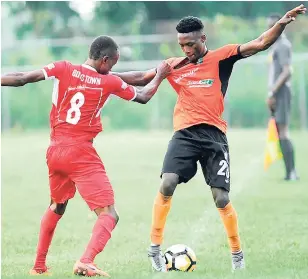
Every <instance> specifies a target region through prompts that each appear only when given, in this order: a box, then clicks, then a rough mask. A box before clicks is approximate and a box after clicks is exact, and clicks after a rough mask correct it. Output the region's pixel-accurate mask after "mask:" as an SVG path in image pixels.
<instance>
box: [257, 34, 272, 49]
mask: <svg viewBox="0 0 308 279" xmlns="http://www.w3.org/2000/svg"><path fill="white" fill-rule="evenodd" d="M271 45H272V43H271V42H270V41H268V40H266V38H265V37H264V36H260V37H259V38H258V39H257V40H256V48H257V50H258V52H260V51H264V50H267V49H268V48H269V47H270V46H271Z"/></svg>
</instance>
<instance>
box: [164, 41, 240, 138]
mask: <svg viewBox="0 0 308 279" xmlns="http://www.w3.org/2000/svg"><path fill="white" fill-rule="evenodd" d="M239 49H240V45H237V44H232V45H226V46H223V47H221V48H219V49H217V50H209V51H208V52H207V53H206V55H205V56H204V57H203V58H201V59H199V60H198V62H197V63H195V64H193V63H188V64H185V61H186V60H187V58H185V57H178V58H170V59H167V62H168V63H169V64H170V65H171V66H172V68H173V70H172V72H171V74H170V75H169V76H168V78H167V79H168V81H169V83H170V84H171V86H172V87H173V88H174V90H175V91H176V92H177V94H178V99H177V103H176V105H175V108H174V117H173V125H174V130H175V131H178V130H182V129H185V128H187V127H190V126H193V125H197V124H201V123H206V124H209V125H213V126H216V127H217V128H219V129H220V130H221V131H222V132H224V133H225V132H226V129H227V123H226V121H224V120H223V119H222V113H223V111H224V96H225V94H226V92H227V88H228V82H229V78H230V76H231V73H232V69H233V65H234V63H235V62H236V61H238V60H239V59H242V58H244V57H243V56H242V55H241V53H240V50H239ZM181 65H183V66H181Z"/></svg>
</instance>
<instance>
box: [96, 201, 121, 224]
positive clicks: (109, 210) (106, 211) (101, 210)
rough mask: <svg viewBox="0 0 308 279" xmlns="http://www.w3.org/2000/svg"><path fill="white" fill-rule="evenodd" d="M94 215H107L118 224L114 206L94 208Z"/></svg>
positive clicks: (117, 215)
mask: <svg viewBox="0 0 308 279" xmlns="http://www.w3.org/2000/svg"><path fill="white" fill-rule="evenodd" d="M94 211H95V213H96V215H97V216H99V215H101V214H109V215H110V216H112V217H113V218H114V219H115V222H116V223H118V222H119V219H120V218H119V214H118V212H117V211H116V209H115V207H114V205H110V206H106V207H99V208H96V209H95V210H94Z"/></svg>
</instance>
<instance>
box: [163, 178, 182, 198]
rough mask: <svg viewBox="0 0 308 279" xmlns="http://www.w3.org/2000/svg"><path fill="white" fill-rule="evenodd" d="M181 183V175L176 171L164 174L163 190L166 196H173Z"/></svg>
mask: <svg viewBox="0 0 308 279" xmlns="http://www.w3.org/2000/svg"><path fill="white" fill-rule="evenodd" d="M178 183H179V176H178V175H177V174H175V173H164V174H163V176H162V184H161V192H162V194H163V195H165V196H172V195H173V192H174V190H175V188H176V186H177V185H178Z"/></svg>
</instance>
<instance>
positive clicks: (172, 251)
mask: <svg viewBox="0 0 308 279" xmlns="http://www.w3.org/2000/svg"><path fill="white" fill-rule="evenodd" d="M165 259H166V264H167V269H168V271H184V272H191V271H194V270H195V268H196V263H197V257H196V254H195V252H194V251H193V250H192V249H191V248H189V247H188V246H186V245H184V244H176V245H173V246H171V247H169V248H168V249H167V250H166V252H165Z"/></svg>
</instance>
